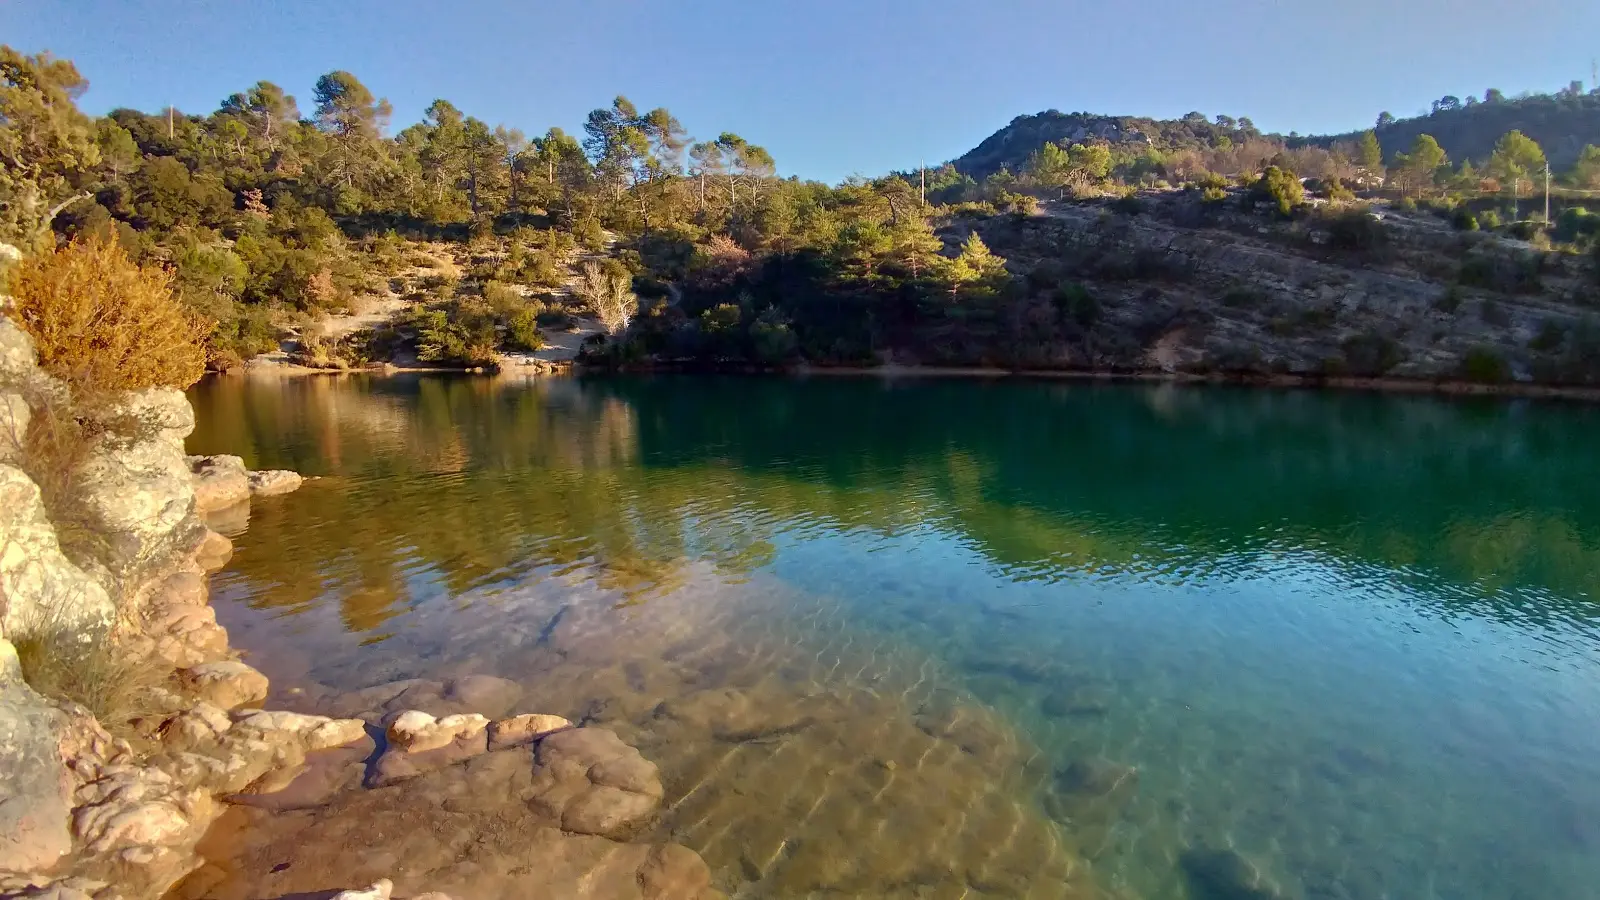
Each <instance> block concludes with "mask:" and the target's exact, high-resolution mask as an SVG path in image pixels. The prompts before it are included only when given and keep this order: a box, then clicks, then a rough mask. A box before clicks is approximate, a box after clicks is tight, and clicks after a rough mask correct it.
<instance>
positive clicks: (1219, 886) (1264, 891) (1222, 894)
mask: <svg viewBox="0 0 1600 900" xmlns="http://www.w3.org/2000/svg"><path fill="white" fill-rule="evenodd" d="M1178 865H1179V867H1180V868H1182V869H1183V874H1184V878H1185V880H1186V881H1187V882H1188V884H1189V894H1190V897H1192V898H1193V900H1282V897H1283V894H1282V893H1281V892H1280V891H1279V889H1278V888H1277V886H1275V885H1273V884H1272V883H1271V882H1270V881H1268V880H1267V878H1266V876H1265V875H1263V874H1262V872H1261V870H1260V869H1258V868H1256V866H1255V864H1254V863H1252V862H1250V861H1249V860H1248V859H1245V858H1244V856H1242V855H1241V854H1240V853H1239V852H1238V851H1237V850H1233V849H1221V848H1215V847H1207V846H1205V845H1203V844H1200V845H1196V846H1193V847H1189V848H1188V849H1186V850H1184V851H1183V852H1182V853H1181V854H1179V856H1178Z"/></svg>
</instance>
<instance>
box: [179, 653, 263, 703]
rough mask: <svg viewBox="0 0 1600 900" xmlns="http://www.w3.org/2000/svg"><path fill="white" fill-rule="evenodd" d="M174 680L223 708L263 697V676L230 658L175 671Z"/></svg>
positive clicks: (259, 699) (260, 699)
mask: <svg viewBox="0 0 1600 900" xmlns="http://www.w3.org/2000/svg"><path fill="white" fill-rule="evenodd" d="M178 681H179V682H180V683H181V684H182V685H183V686H184V687H185V688H188V689H189V690H190V691H192V692H193V693H195V694H196V695H198V696H199V697H200V699H202V700H204V701H206V702H207V703H210V704H212V705H213V706H219V707H221V708H223V709H238V708H239V707H241V706H251V705H253V704H256V703H260V702H261V701H262V700H265V699H266V697H267V688H268V683H267V676H265V675H263V674H261V673H260V672H257V671H256V670H255V669H252V668H250V667H249V666H247V665H245V664H244V663H242V662H237V661H234V660H224V661H222V662H209V663H201V664H200V665H198V666H194V667H192V668H189V669H184V670H182V671H181V672H179V673H178Z"/></svg>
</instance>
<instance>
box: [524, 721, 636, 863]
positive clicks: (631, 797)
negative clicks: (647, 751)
mask: <svg viewBox="0 0 1600 900" xmlns="http://www.w3.org/2000/svg"><path fill="white" fill-rule="evenodd" d="M534 759H535V762H536V766H537V767H536V768H535V770H534V781H533V785H534V796H533V798H532V799H531V800H530V801H529V802H530V805H531V806H532V807H533V809H534V810H535V811H536V812H540V813H542V814H544V815H547V816H549V817H550V818H552V819H555V820H557V821H559V822H560V823H561V829H562V830H563V831H569V832H573V833H576V834H593V835H598V836H600V837H604V838H609V839H610V840H614V841H627V840H631V839H632V838H633V837H634V836H636V835H638V834H639V833H640V832H641V831H643V830H644V829H645V828H648V827H649V826H650V825H651V824H653V823H654V822H655V819H656V815H657V813H658V811H659V810H660V807H661V797H662V789H661V778H660V774H659V772H658V771H657V770H656V767H655V764H654V763H651V762H650V761H649V760H647V759H645V758H644V757H643V756H641V755H640V753H639V751H638V750H635V749H634V748H632V747H630V746H628V745H627V744H625V743H623V742H622V739H621V738H619V737H617V736H616V734H615V733H613V732H611V731H609V730H607V729H604V728H571V729H568V730H566V731H558V732H556V733H554V734H551V735H548V736H546V737H545V738H544V739H542V740H540V741H539V749H538V751H537V752H536V753H535V756H534Z"/></svg>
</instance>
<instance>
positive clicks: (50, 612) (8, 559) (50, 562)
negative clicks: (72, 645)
mask: <svg viewBox="0 0 1600 900" xmlns="http://www.w3.org/2000/svg"><path fill="white" fill-rule="evenodd" d="M115 614H116V609H115V607H114V606H113V605H112V602H111V598H110V596H109V595H107V593H106V591H105V589H104V588H103V587H102V586H100V585H99V584H98V583H96V582H95V581H94V579H92V578H90V577H89V576H88V575H87V574H86V573H85V572H84V571H83V570H82V569H80V568H78V567H77V566H75V565H73V563H72V562H71V561H70V560H68V559H67V558H66V556H65V555H63V554H62V552H61V547H60V545H59V544H58V543H57V542H56V534H55V529H54V528H52V527H51V525H50V521H49V519H48V518H47V516H46V514H45V508H44V503H43V502H42V500H41V499H40V496H39V488H38V486H37V485H35V484H34V483H33V481H32V480H31V479H30V478H28V476H27V475H26V474H24V473H23V471H22V470H21V469H18V468H16V467H14V466H9V465H4V464H0V632H3V633H4V634H7V635H17V634H23V633H27V632H28V631H30V630H49V631H84V630H90V629H104V628H106V627H109V625H110V624H111V621H112V619H113V617H114V616H115Z"/></svg>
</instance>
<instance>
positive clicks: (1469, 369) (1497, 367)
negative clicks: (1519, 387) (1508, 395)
mask: <svg viewBox="0 0 1600 900" xmlns="http://www.w3.org/2000/svg"><path fill="white" fill-rule="evenodd" d="M1461 377H1463V378H1465V379H1466V380H1468V381H1473V382H1477V383H1479V384H1503V383H1505V382H1507V381H1510V380H1511V364H1510V363H1508V362H1506V359H1505V357H1504V356H1501V355H1500V352H1499V351H1498V350H1496V349H1494V348H1493V347H1486V346H1478V347H1473V348H1472V349H1470V350H1468V351H1467V353H1466V355H1465V356H1463V357H1462V358H1461Z"/></svg>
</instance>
